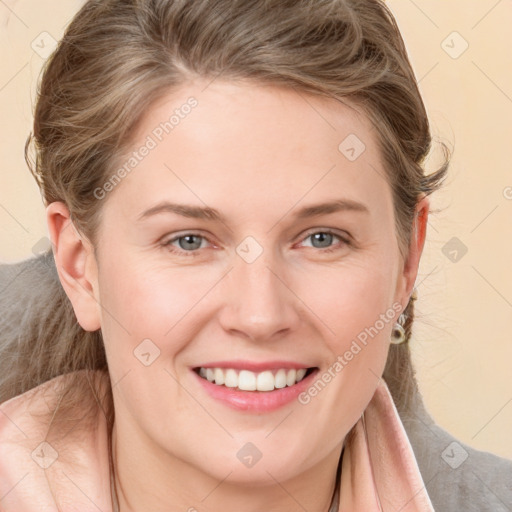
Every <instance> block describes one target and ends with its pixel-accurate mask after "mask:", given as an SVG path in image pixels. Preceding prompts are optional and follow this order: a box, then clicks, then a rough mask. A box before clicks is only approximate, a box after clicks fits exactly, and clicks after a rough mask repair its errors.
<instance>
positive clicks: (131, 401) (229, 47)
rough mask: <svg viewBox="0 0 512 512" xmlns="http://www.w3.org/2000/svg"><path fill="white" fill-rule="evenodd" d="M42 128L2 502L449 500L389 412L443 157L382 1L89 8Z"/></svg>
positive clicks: (409, 403) (13, 341)
mask: <svg viewBox="0 0 512 512" xmlns="http://www.w3.org/2000/svg"><path fill="white" fill-rule="evenodd" d="M29 142H30V141H29ZM34 142H35V150H36V159H35V162H34V163H33V167H32V170H33V173H34V175H35V177H36V179H37V181H38V183H39V185H40V187H41V190H42V194H43V197H44V200H45V203H46V204H47V222H48V228H49V231H50V235H51V240H52V245H53V257H50V256H51V255H49V254H48V255H46V256H45V257H42V258H41V259H40V260H39V261H38V262H37V264H39V265H41V267H43V268H44V269H45V271H44V272H41V271H40V269H41V267H38V271H39V272H40V274H43V275H44V274H45V275H47V276H48V279H49V282H50V283H51V284H50V285H49V286H46V284H45V289H44V293H45V295H44V297H45V298H44V299H41V297H40V296H38V295H37V294H36V293H35V292H31V297H32V299H31V300H33V301H37V302H38V304H37V306H34V307H28V308H27V311H28V312H30V315H29V319H28V320H24V319H22V320H21V321H18V319H17V318H16V316H15V315H14V314H13V315H12V316H10V317H9V318H10V320H9V322H10V323H11V325H12V326H11V327H10V329H11V332H18V333H20V332H21V333H22V335H17V336H16V337H14V336H10V338H9V339H10V341H9V342H8V343H7V344H6V345H5V346H4V347H3V349H2V350H3V351H4V357H3V358H2V360H3V364H4V367H5V371H4V372H2V375H3V376H2V382H1V385H0V391H1V393H2V395H1V396H0V401H2V402H4V403H3V404H2V406H1V408H0V410H1V411H2V413H3V415H2V417H3V419H2V424H1V427H0V439H1V440H2V444H1V448H0V450H1V451H0V460H1V461H2V462H0V475H1V478H0V481H1V484H0V485H2V487H1V488H0V499H1V501H0V507H2V508H0V510H7V511H10V510H16V511H18V510H43V509H47V510H63V511H71V510H80V511H84V510H97V509H100V510H121V511H123V512H124V511H129V510H154V511H158V510H166V511H168V510H173V511H174V510H176V511H178V510H200V511H201V510H205V511H216V510H220V509H222V510H226V509H227V510H249V511H250V510H267V509H271V510H276V511H279V510H287V511H289V510H308V511H311V512H315V511H318V512H320V511H337V510H339V511H349V510H350V511H363V510H364V511H371V510H384V511H388V510H403V511H407V512H411V511H431V510H433V506H432V501H433V500H431V499H430V497H429V495H428V492H427V490H426V488H425V486H426V485H428V482H427V481H426V480H424V479H423V478H422V474H421V471H420V469H419V468H418V464H417V462H416V460H415V457H414V452H413V449H412V447H411V444H410V442H409V440H408V437H407V435H406V432H405V430H404V427H403V425H402V421H401V419H400V416H399V414H398V412H397V409H396V408H398V411H400V413H401V414H402V415H403V416H404V417H405V416H406V413H407V411H409V410H411V408H416V409H414V410H418V407H420V405H419V404H420V402H419V401H418V400H419V399H418V397H417V394H416V387H415V382H414V377H413V372H412V368H411V364H410V357H409V350H408V345H407V341H408V340H409V338H410V335H411V326H412V321H413V314H414V298H415V295H414V290H413V289H414V283H415V278H416V275H417V270H418V264H419V260H420V256H421V252H422V249H423V244H424V241H425V236H426V225H427V219H428V214H429V198H428V196H429V195H430V194H431V193H432V192H434V191H435V190H437V189H438V188H439V187H440V186H441V183H442V180H443V179H444V177H445V175H446V172H447V165H448V156H446V161H445V162H444V163H443V165H442V166H441V167H440V168H439V169H438V170H437V171H436V172H434V173H433V174H431V175H428V176H427V175H425V171H424V169H423V167H422V163H423V161H424V159H425V157H426V155H427V154H428V152H429V150H430V145H431V137H430V132H429V124H428V119H427V116H426V113H425V109H424V105H423V102H422V100H421V97H420V95H419V92H418V89H417V86H416V81H415V78H414V74H413V72H412V70H411V67H410V64H409V61H408V58H407V54H406V51H405V48H404V45H403V42H402V39H401V37H400V34H399V32H398V29H397V27H396V24H395V22H394V19H393V17H392V15H391V14H390V12H389V11H388V10H387V9H386V7H385V6H384V5H383V3H382V2H380V1H376V0H375V1H367V2H356V1H350V2H348V1H334V0H333V1H325V2H323V1H322V2H319V1H318V0H314V1H313V0H310V1H304V2H300V3H297V2H295V1H293V2H292V1H286V0H285V1H283V0H279V1H277V0H266V1H264V0H262V1H258V2H253V3H248V2H246V1H245V2H242V1H236V0H218V1H215V2H212V1H211V0H210V1H206V0H194V1H189V2H183V1H179V0H174V1H170V0H165V1H164V0H160V1H159V0H131V1H128V0H100V1H89V2H87V3H86V4H85V6H84V7H83V8H82V9H81V11H80V12H79V13H78V14H77V16H76V17H75V18H74V20H73V21H72V23H71V24H70V26H69V28H68V30H67V32H66V34H65V36H64V38H63V39H62V41H61V42H60V44H59V47H58V48H57V50H56V52H55V53H54V55H53V56H52V57H51V59H50V60H49V61H48V63H47V65H46V69H45V72H44V75H43V77H42V81H41V87H40V91H39V96H38V101H37V106H36V112H35V122H34ZM28 146H29V145H27V148H28ZM27 155H28V153H27ZM27 159H28V158H27ZM28 161H29V162H30V160H29V159H28ZM53 259H54V260H55V267H56V272H55V269H54V267H53V264H52V261H53ZM29 269H30V267H24V271H25V272H24V273H25V274H27V276H28V273H29ZM14 322H16V325H13V324H14ZM20 324H21V327H20ZM24 324H26V325H27V328H25V327H24ZM5 331H6V332H8V329H5ZM5 331H4V332H5ZM390 344H391V345H392V346H390ZM7 364H8V368H7ZM382 375H383V376H384V379H382V378H381V376H382ZM388 387H389V389H388ZM390 392H391V393H390ZM392 397H393V398H392ZM395 404H396V408H395ZM404 423H405V421H404ZM507 467H508V466H507ZM458 503H460V502H458ZM466 503H467V501H466ZM467 509H469V507H468V508H467ZM493 510H497V509H496V508H493Z"/></svg>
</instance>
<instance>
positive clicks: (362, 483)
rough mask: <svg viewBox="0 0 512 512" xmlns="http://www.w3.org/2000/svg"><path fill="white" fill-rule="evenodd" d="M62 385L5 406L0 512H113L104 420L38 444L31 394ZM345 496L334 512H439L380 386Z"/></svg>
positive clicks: (355, 447) (347, 460)
mask: <svg viewBox="0 0 512 512" xmlns="http://www.w3.org/2000/svg"><path fill="white" fill-rule="evenodd" d="M58 379H61V377H57V378H56V379H52V380H51V381H48V382H46V383H44V384H42V385H41V386H39V387H38V388H35V389H34V390H30V391H28V392H27V393H24V394H22V395H19V396H17V397H14V398H12V399H10V400H8V401H7V402H4V403H3V404H1V405H0V511H1V512H36V511H37V512H40V511H45V512H98V510H101V511H103V512H114V511H113V510H112V498H111V487H110V471H109V463H108V438H107V423H106V419H105V417H104V416H103V415H102V414H98V415H97V423H96V427H95V428H91V429H90V430H88V431H87V432H83V431H81V432H80V434H79V435H77V436H75V437H74V438H73V439H72V436H64V437H63V438H59V439H56V440H54V439H53V438H52V442H51V445H50V444H48V443H45V442H44V441H43V442H41V440H44V439H45V436H46V431H47V430H48V425H45V424H42V423H41V422H38V421H37V419H36V418H35V417H34V416H33V415H34V413H38V412H41V413H43V412H47V411H48V405H47V403H48V402H47V401H46V397H44V396H43V395H42V394H40V393H38V394H36V395H33V392H34V391H35V390H37V389H43V387H44V388H45V389H46V387H47V386H49V385H51V383H52V382H57V380H58ZM29 413H30V414H29ZM365 426H366V429H365ZM66 438H67V439H66ZM71 439H72V441H71ZM70 448H71V449H72V450H70ZM45 468H46V469H45ZM340 495H341V500H340V502H339V504H338V503H336V504H335V505H334V506H333V507H332V508H331V511H329V512H336V511H337V512H396V511H397V510H400V512H433V510H434V509H433V507H432V504H431V502H430V499H429V497H428V495H427V492H426V490H425V485H424V483H423V480H422V478H421V475H420V472H419V469H418V465H417V463H416V460H415V458H414V454H413V451H412V448H411V445H410V443H409V440H408V438H407V435H406V433H405V430H404V427H403V425H402V422H401V421H400V417H399V416H398V413H397V410H396V408H395V405H394V403H393V400H392V398H391V395H390V393H389V390H388V388H387V386H386V384H385V383H384V381H382V380H381V381H380V382H379V384H378V386H377V389H376V391H375V394H374V396H373V398H372V400H371V401H370V403H369V404H368V406H367V408H366V410H365V412H364V414H363V416H362V417H361V419H360V420H359V421H358V422H357V423H356V425H355V427H354V431H353V435H351V436H348V437H347V442H346V444H345V453H344V455H343V460H342V471H341V481H340ZM337 500H338V498H337ZM57 504H58V505H57Z"/></svg>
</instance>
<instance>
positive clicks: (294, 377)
mask: <svg viewBox="0 0 512 512" xmlns="http://www.w3.org/2000/svg"><path fill="white" fill-rule="evenodd" d="M306 372H307V368H300V369H299V370H295V369H290V370H287V369H284V368H280V369H279V370H277V371H271V370H265V371H263V372H260V373H255V372H251V371H249V370H235V369H233V368H228V369H225V368H200V369H199V375H200V376H201V377H203V378H204V379H206V380H208V381H210V382H213V383H214V384H217V385H218V386H222V385H224V386H226V387H228V388H238V389H240V390H241V391H273V390H274V389H281V388H284V387H286V386H293V385H294V384H295V383H297V382H300V381H301V380H302V379H303V378H304V376H305V375H306Z"/></svg>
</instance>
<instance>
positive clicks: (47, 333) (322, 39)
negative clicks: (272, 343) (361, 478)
mask: <svg viewBox="0 0 512 512" xmlns="http://www.w3.org/2000/svg"><path fill="white" fill-rule="evenodd" d="M196 77H201V78H205V79H209V80H214V79H217V78H222V79H223V80H231V81H238V80H244V81H247V80H248V81H253V82H254V83H260V84H273V85H279V86H285V87H289V88H291V89H293V90H295V91H297V92H299V93H300V94H312V95H316V96H322V97H326V98H333V99H336V100H338V101H343V102H347V103H349V104H352V105H355V106H357V107H358V108H360V109H362V110H363V112H364V113H365V114H366V115H367V116H368V118H369V119H370V121H371V122H372V123H373V126H374V128H375V131H376V138H377V140H378V143H379V147H380V151H381V155H382V157H383V162H384V166H385V172H386V178H387V180H388V182H389V185H390V187H391V190H392V195H393V202H394V214H395V222H396V233H397V241H398V244H399V247H400V251H401V254H402V256H404V257H405V256H406V255H407V251H408V247H409V243H410V240H411V229H412V225H413V219H414V213H415V208H416V206H417V203H418V200H419V198H420V197H421V196H422V195H423V194H426V195H430V194H431V193H432V192H434V191H435V190H437V189H438V188H439V187H440V186H441V183H442V181H443V179H444V178H445V175H446V173H447V168H448V161H449V152H448V150H447V148H446V146H445V145H444V144H441V146H442V149H443V153H444V160H443V162H442V164H441V165H440V166H439V167H438V168H437V169H436V170H435V172H433V173H431V174H429V175H427V174H426V172H425V169H424V161H425V158H426V156H427V155H428V153H429V152H430V149H431V144H432V139H431V133H430V128H429V122H428V117H427V113H426V111H425V107H424V104H423V101H422V98H421V95H420V92H419V90H418V86H417V83H416V79H415V77H414V73H413V70H412V68H411V65H410V62H409V59H408V56H407V52H406V48H405V46H404V43H403V40H402V37H401V35H400V32H399V30H398V27H397V25H396V22H395V20H394V17H393V15H392V14H391V12H390V10H389V9H388V8H387V7H386V5H385V4H384V3H383V2H382V1H380V0H254V1H248V0H89V1H88V2H87V3H86V4H85V5H84V6H83V8H82V9H81V10H80V11H79V12H78V14H77V15H76V16H75V17H74V19H73V20H72V22H71V23H70V25H69V26H68V28H67V30H66V32H65V34H64V36H63V38H62V40H61V41H60V42H59V44H58V47H57V48H56V50H55V52H54V53H53V54H52V56H51V57H50V58H49V59H48V60H47V62H46V63H45V66H44V70H43V74H42V77H41V81H40V85H39V89H38V96H37V103H36V108H35V115H34V129H33V136H30V137H29V139H28V140H27V145H26V150H25V152H26V159H27V163H28V164H29V167H30V168H31V172H32V173H33V175H34V176H35V178H36V180H37V182H38V184H39V186H40V189H41V192H42V196H43V199H44V202H45V204H46V205H47V204H49V203H51V202H54V201H63V202H64V203H65V204H66V205H67V206H68V208H69V210H70V213H71V218H72V220H73V222H74V224H75V226H76V227H77V229H78V230H79V231H80V232H81V233H82V234H83V235H84V236H86V237H87V238H88V239H89V240H90V241H91V242H92V243H93V244H95V243H96V238H95V237H96V234H97V231H98V226H99V225H100V222H101V211H102V210H101V206H102V202H101V201H99V200H98V199H97V198H96V197H95V195H94V191H95V190H96V189H97V188H98V187H102V185H103V184H104V183H105V182H106V180H107V179H108V178H109V177H110V176H112V173H113V171H115V169H116V165H117V164H118V160H119V155H122V154H123V153H124V152H125V151H126V150H127V148H128V147H129V145H130V143H131V142H132V141H131V137H132V136H133V134H134V133H135V130H136V127H137V126H138V124H139V123H140V122H141V119H142V116H143V114H144V113H145V112H147V111H148V109H150V108H151V106H152V104H154V102H155V101H157V100H158V99H160V98H161V97H162V96H163V95H167V94H168V93H169V92H170V91H172V90H175V89H177V88H182V87H186V86H187V83H190V81H191V80H192V79H194V78H196ZM340 142H341V141H340ZM31 148H33V150H34V154H35V157H31ZM106 200H108V198H107V199H106ZM25 266H26V268H25V267H24V268H25V270H24V271H23V274H24V276H25V280H24V279H23V276H20V278H19V288H20V294H23V296H24V299H22V300H25V301H26V302H25V303H26V304H28V305H29V306H28V307H27V308H25V310H24V313H23V315H22V314H21V313H20V312H18V313H16V312H15V311H12V312H11V313H9V315H7V316H5V317H4V319H3V320H2V325H1V326H2V327H5V329H2V336H3V338H4V340H5V341H4V342H3V343H2V348H1V350H2V354H1V356H2V357H0V402H2V401H4V400H6V399H8V398H10V397H13V396H16V395H18V394H20V393H22V392H24V391H26V390H28V389H31V388H33V387H35V386H37V385H38V384H41V383H43V382H45V381H47V380H49V379H51V378H53V377H55V376H58V375H62V374H65V373H71V372H76V375H77V379H84V376H86V377H87V376H90V374H89V372H87V371H86V372H77V370H100V371H101V372H105V374H106V372H107V371H108V368H107V361H106V357H105V350H104V346H103V340H102V336H101V331H97V332H85V331H84V330H83V329H82V328H81V327H80V326H79V324H78V323H77V320H76V317H75V315H74V312H73V308H72V307H71V303H70V301H69V299H68V298H67V296H66V294H65V293H64V291H63V288H62V286H61V284H60V282H59V280H58V276H57V273H56V271H55V267H54V262H53V258H52V256H51V254H47V255H45V256H42V257H40V258H39V259H33V260H31V261H30V262H27V263H26V264H25ZM27 269H28V270H27ZM30 269H31V270H30ZM31 274H32V277H30V275H31ZM29 283H30V284H29ZM4 307H5V308H6V307H7V305H5V304H4ZM4 310H5V309H4ZM4 310H3V311H4ZM16 315H18V316H16ZM404 315H405V318H406V321H405V325H404V327H405V331H406V337H407V340H409V338H410V336H411V329H412V323H413V319H414V299H411V301H410V302H409V304H408V306H407V308H406V309H405V311H404ZM4 355H6V357H3V356H4ZM384 378H385V380H386V382H387V384H388V386H389V387H390V389H391V392H392V394H393V397H394V400H395V403H396V404H397V407H398V409H399V411H400V413H401V414H405V411H406V410H407V407H408V404H409V401H410V398H411V396H412V394H413V393H414V392H416V383H415V379H414V373H413V369H412V365H411V361H410V353H409V346H408V343H404V344H402V345H399V346H392V347H391V349H390V353H389V357H388V361H387V365H386V369H385V373H384ZM89 383H90V387H89V388H87V387H84V386H83V384H79V383H78V381H73V380H69V381H68V382H67V383H66V387H65V388H63V389H62V399H61V400H60V402H59V403H60V408H61V410H63V411H73V410H77V409H81V410H82V411H83V410H84V407H85V404H86V403H87V402H86V400H85V399H84V397H85V395H86V394H87V393H89V391H90V393H89V395H88V396H92V397H93V400H92V402H91V403H94V401H95V400H97V399H100V401H101V400H102V397H106V401H105V402H102V403H104V405H105V413H106V414H107V417H108V418H109V422H110V424H111V421H112V420H113V410H112V397H111V389H110V388H109V389H108V390H107V393H106V395H101V396H100V393H99V390H98V386H97V385H96V384H95V382H94V380H92V379H89ZM88 390H89V391H88ZM58 418H59V415H55V416H54V420H55V421H56V422H57V423H58Z"/></svg>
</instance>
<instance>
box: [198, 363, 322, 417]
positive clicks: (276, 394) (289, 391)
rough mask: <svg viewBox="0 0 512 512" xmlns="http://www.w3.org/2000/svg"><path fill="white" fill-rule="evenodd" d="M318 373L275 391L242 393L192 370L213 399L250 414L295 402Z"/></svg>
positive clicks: (314, 372)
mask: <svg viewBox="0 0 512 512" xmlns="http://www.w3.org/2000/svg"><path fill="white" fill-rule="evenodd" d="M317 372H318V369H317V368H316V369H315V370H313V371H312V372H311V373H310V374H309V375H308V376H306V377H304V378H303V379H302V380H301V381H300V382H298V383H296V384H294V385H293V386H286V387H285V388H281V389H274V391H240V390H239V389H237V388H228V387H226V386H220V385H217V384H214V383H213V382H210V381H208V380H206V379H203V378H202V377H200V376H199V375H198V374H197V373H196V372H195V371H193V370H192V373H193V374H194V375H195V377H196V378H197V379H198V380H199V383H200V384H201V386H203V388H204V389H205V391H206V392H207V393H208V394H209V395H210V396H211V397H212V398H215V399H216V400H219V401H220V402H222V403H224V404H225V405H227V406H229V407H232V408H233V409H236V410H238V411H249V412H271V411H275V410H276V409H279V408H280V407H283V406H285V405H287V404H289V403H290V402H293V401H294V400H296V399H297V397H298V396H299V395H300V394H301V393H302V392H303V391H305V390H306V389H307V388H308V387H309V386H310V384H311V382H312V380H313V379H314V378H315V375H316V374H317Z"/></svg>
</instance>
